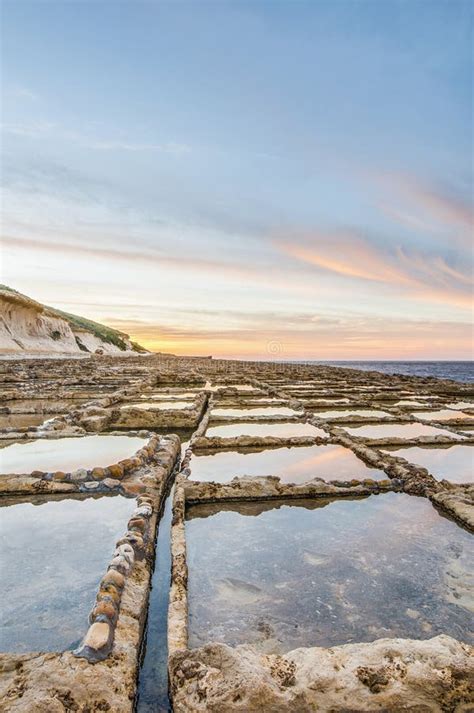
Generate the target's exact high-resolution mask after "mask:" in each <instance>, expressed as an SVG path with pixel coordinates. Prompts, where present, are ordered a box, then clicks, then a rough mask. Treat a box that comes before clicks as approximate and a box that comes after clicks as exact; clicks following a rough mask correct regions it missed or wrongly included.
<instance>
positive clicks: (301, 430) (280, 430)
mask: <svg viewBox="0 0 474 713" xmlns="http://www.w3.org/2000/svg"><path fill="white" fill-rule="evenodd" d="M206 436H208V437H212V436H219V437H220V438H233V437H235V436H257V437H262V438H263V437H265V436H274V437H276V438H291V437H293V436H314V437H316V436H318V437H320V438H327V433H325V432H324V431H323V430H322V429H321V428H316V426H313V425H312V424H310V423H291V422H290V421H287V422H284V423H243V422H242V423H240V422H239V423H227V424H225V425H223V426H210V427H209V428H208V429H207V431H206Z"/></svg>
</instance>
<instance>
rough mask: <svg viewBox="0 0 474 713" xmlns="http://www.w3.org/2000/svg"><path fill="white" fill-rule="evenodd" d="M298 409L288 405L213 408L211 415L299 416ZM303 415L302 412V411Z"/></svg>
mask: <svg viewBox="0 0 474 713" xmlns="http://www.w3.org/2000/svg"><path fill="white" fill-rule="evenodd" d="M297 415H298V411H295V410H294V409H292V408H288V407H287V406H268V407H262V408H213V409H212V411H211V416H225V417H233V416H234V417H241V418H245V417H246V416H247V417H248V416H297ZM300 415H301V413H300Z"/></svg>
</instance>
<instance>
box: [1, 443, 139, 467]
mask: <svg viewBox="0 0 474 713" xmlns="http://www.w3.org/2000/svg"><path fill="white" fill-rule="evenodd" d="M146 443H147V439H146V438H138V437H135V436H84V437H82V438H44V439H37V440H36V441H30V442H28V443H24V442H22V443H14V444H13V445H10V446H7V447H6V448H2V449H1V451H0V473H19V474H24V473H32V472H33V471H34V470H40V471H43V472H45V473H48V472H53V471H57V470H60V471H63V472H66V473H69V472H72V471H74V470H77V469H78V468H87V469H88V468H94V467H95V466H97V467H101V468H104V467H106V466H108V465H112V464H114V463H118V462H119V461H121V460H124V459H126V458H131V457H132V456H133V455H135V453H136V452H137V451H138V450H139V449H140V448H142V447H143V446H144V445H145V444H146Z"/></svg>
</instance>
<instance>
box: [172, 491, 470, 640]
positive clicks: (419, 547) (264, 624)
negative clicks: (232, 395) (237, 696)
mask: <svg viewBox="0 0 474 713" xmlns="http://www.w3.org/2000/svg"><path fill="white" fill-rule="evenodd" d="M302 504H303V503H300V504H299V505H298V506H294V505H293V506H291V505H289V504H288V503H285V502H284V501H280V502H278V503H265V504H259V503H246V504H244V505H237V504H232V505H227V511H220V512H218V511H217V506H216V507H215V508H214V512H215V513H216V514H213V515H211V516H207V517H206V515H208V514H209V513H210V512H212V507H209V506H206V507H205V508H204V509H203V510H202V506H197V507H192V508H190V510H189V511H188V518H190V519H188V521H187V522H186V542H187V561H188V568H189V580H188V587H189V635H190V641H189V645H190V647H191V648H194V647H197V646H201V645H204V644H205V643H207V642H210V641H219V642H224V643H226V644H228V645H230V646H236V645H239V644H251V645H253V646H256V647H257V649H259V650H260V651H261V652H262V653H275V654H281V653H285V652H287V651H290V650H293V649H296V648H299V647H306V646H336V645H340V644H346V643H350V642H358V641H361V642H362V641H373V640H375V639H379V638H384V637H403V638H421V639H426V638H431V637H432V636H436V635H438V634H448V635H450V636H453V637H455V638H458V639H460V640H461V641H469V639H470V634H469V631H470V626H471V623H472V618H471V617H472V615H471V613H470V611H469V605H470V604H469V589H468V585H469V573H470V572H471V571H472V566H473V564H474V562H473V556H472V547H471V536H470V535H469V534H468V533H467V532H465V531H464V530H462V529H461V528H459V527H458V526H457V525H456V524H455V523H453V522H452V521H450V520H448V519H446V518H443V517H442V516H440V514H439V513H438V512H437V511H436V510H435V508H433V507H432V505H431V504H430V502H429V501H427V500H426V499H424V498H418V497H415V496H409V495H406V494H400V493H397V494H395V493H389V494H385V495H378V496H371V497H370V498H367V499H359V500H352V501H350V500H349V501H347V500H339V501H337V500H336V501H323V502H321V501H307V507H303V506H301V505H302ZM200 507H201V512H203V514H202V515H201V514H200ZM241 513H242V514H241Z"/></svg>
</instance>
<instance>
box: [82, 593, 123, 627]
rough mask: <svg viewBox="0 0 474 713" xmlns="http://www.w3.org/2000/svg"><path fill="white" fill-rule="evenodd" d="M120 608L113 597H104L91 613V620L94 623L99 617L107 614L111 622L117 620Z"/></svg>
mask: <svg viewBox="0 0 474 713" xmlns="http://www.w3.org/2000/svg"><path fill="white" fill-rule="evenodd" d="M117 614H118V610H117V607H116V606H115V604H114V602H113V601H112V600H111V599H103V600H102V601H100V602H97V604H96V605H95V607H94V608H93V610H92V611H91V613H90V614H89V621H90V623H91V624H92V623H93V622H94V621H95V620H96V619H97V617H99V616H106V617H107V618H108V619H109V620H110V621H111V622H113V621H115V619H116V618H117Z"/></svg>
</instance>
